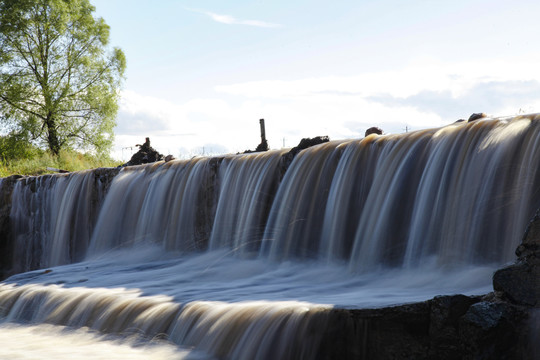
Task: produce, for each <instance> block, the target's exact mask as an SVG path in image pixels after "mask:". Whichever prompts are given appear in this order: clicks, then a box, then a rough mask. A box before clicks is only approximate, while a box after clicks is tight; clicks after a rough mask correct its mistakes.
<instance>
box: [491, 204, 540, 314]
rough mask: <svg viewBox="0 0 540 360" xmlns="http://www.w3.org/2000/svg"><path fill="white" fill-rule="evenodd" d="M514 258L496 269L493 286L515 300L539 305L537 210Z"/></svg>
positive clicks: (539, 230)
mask: <svg viewBox="0 0 540 360" xmlns="http://www.w3.org/2000/svg"><path fill="white" fill-rule="evenodd" d="M516 255H517V256H518V259H517V261H516V262H515V263H514V264H513V265H510V266H507V267H505V268H502V269H500V270H497V271H496V272H495V274H494V275H493V289H494V290H495V291H497V292H499V293H500V295H501V297H503V298H505V299H508V300H509V301H511V302H512V303H514V304H519V305H526V306H533V307H540V210H539V211H537V212H536V214H535V216H534V217H533V219H532V220H531V222H530V223H529V226H528V227H527V230H526V231H525V235H524V236H523V239H522V241H521V244H520V245H519V246H518V247H517V249H516Z"/></svg>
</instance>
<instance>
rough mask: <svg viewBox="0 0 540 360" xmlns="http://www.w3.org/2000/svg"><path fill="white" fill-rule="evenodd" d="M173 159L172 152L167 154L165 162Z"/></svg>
mask: <svg viewBox="0 0 540 360" xmlns="http://www.w3.org/2000/svg"><path fill="white" fill-rule="evenodd" d="M171 160H174V156H172V155H170V154H169V155H167V156H165V162H169V161H171Z"/></svg>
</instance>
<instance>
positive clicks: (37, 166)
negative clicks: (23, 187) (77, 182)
mask: <svg viewBox="0 0 540 360" xmlns="http://www.w3.org/2000/svg"><path fill="white" fill-rule="evenodd" d="M120 164H121V162H119V161H116V160H112V159H110V158H106V157H98V156H94V155H90V154H82V153H78V152H75V151H62V152H61V153H60V155H59V156H57V157H56V156H53V155H51V154H50V153H49V152H46V151H40V152H38V153H36V154H35V155H34V156H32V157H29V158H23V159H12V160H10V161H5V160H4V161H2V160H0V177H6V176H10V175H43V174H47V173H53V172H54V171H49V170H47V168H48V167H50V168H56V169H62V170H67V171H79V170H85V169H94V168H98V167H116V166H118V165H120Z"/></svg>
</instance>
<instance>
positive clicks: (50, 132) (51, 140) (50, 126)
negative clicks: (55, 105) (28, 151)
mask: <svg viewBox="0 0 540 360" xmlns="http://www.w3.org/2000/svg"><path fill="white" fill-rule="evenodd" d="M46 124H47V143H48V144H49V149H50V150H51V152H52V153H53V154H54V155H56V156H58V154H59V153H60V142H59V141H58V134H57V132H56V127H55V126H54V120H53V119H47V122H46Z"/></svg>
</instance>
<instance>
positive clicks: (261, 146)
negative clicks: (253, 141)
mask: <svg viewBox="0 0 540 360" xmlns="http://www.w3.org/2000/svg"><path fill="white" fill-rule="evenodd" d="M268 150H269V147H268V141H266V140H264V141H262V142H261V143H260V144H259V145H257V148H256V149H255V152H260V151H268Z"/></svg>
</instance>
